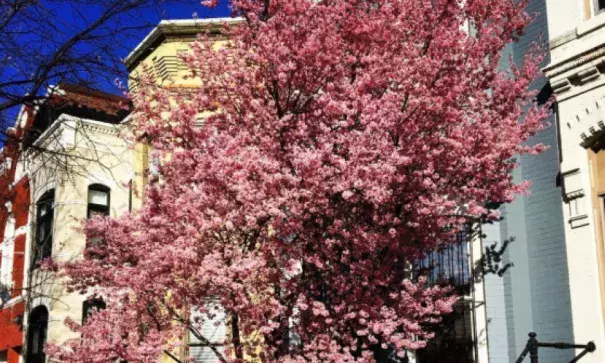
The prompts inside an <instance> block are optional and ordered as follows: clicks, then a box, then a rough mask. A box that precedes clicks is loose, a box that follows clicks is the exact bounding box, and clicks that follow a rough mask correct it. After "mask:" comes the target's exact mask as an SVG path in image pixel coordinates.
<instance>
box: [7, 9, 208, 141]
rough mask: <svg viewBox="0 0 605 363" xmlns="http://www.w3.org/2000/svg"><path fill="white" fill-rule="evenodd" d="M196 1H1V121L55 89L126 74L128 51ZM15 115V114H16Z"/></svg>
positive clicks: (95, 84)
mask: <svg viewBox="0 0 605 363" xmlns="http://www.w3.org/2000/svg"><path fill="white" fill-rule="evenodd" d="M177 3H190V4H191V6H192V9H193V8H194V7H195V5H196V4H197V5H199V2H197V1H193V0H0V114H1V115H2V116H3V117H2V120H0V122H1V123H0V126H2V129H4V128H6V127H7V126H11V125H12V122H13V121H14V120H13V119H14V116H15V114H16V112H15V110H16V109H18V108H19V106H21V105H24V104H33V103H34V102H35V101H36V100H40V99H42V98H43V97H44V96H45V93H46V92H47V90H48V89H49V86H50V85H56V84H59V83H70V84H76V85H82V86H87V87H90V88H98V87H99V85H101V84H107V83H108V82H112V81H113V80H114V79H116V78H117V77H123V76H124V75H125V72H126V70H125V68H124V66H123V64H122V61H121V60H120V59H119V56H118V55H122V56H123V55H125V54H127V53H128V51H129V50H131V49H130V48H131V47H132V45H133V44H136V43H137V42H138V41H140V40H141V35H142V34H145V33H146V31H147V30H149V29H150V28H151V27H153V26H154V25H156V24H157V22H158V20H159V19H161V18H162V16H163V11H164V9H166V8H167V7H169V6H172V5H175V4H177ZM11 111H12V112H11Z"/></svg>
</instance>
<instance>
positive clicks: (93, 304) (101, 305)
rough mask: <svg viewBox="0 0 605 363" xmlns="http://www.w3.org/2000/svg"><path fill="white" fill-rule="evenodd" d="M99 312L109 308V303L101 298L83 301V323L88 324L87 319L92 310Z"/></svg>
mask: <svg viewBox="0 0 605 363" xmlns="http://www.w3.org/2000/svg"><path fill="white" fill-rule="evenodd" d="M93 309H95V310H96V311H97V312H99V311H102V310H105V309H107V303H106V302H105V300H103V299H101V298H94V299H86V300H84V302H83V303H82V325H84V324H86V320H88V317H89V316H90V313H91V312H92V310H93Z"/></svg>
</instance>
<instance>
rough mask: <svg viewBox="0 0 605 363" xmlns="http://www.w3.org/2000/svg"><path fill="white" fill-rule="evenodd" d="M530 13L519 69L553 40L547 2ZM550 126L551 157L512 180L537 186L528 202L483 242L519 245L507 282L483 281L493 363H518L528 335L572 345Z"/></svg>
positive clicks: (555, 354)
mask: <svg viewBox="0 0 605 363" xmlns="http://www.w3.org/2000/svg"><path fill="white" fill-rule="evenodd" d="M528 12H529V13H539V15H538V17H537V19H536V21H534V23H532V24H531V25H530V26H529V27H528V29H527V31H526V34H525V36H524V37H522V39H520V41H519V42H517V43H515V44H514V45H512V46H510V47H508V49H507V50H506V52H508V53H510V54H512V56H513V61H514V62H515V63H516V64H521V63H522V61H523V57H524V55H525V54H526V53H527V50H528V47H529V45H530V43H532V42H538V41H539V40H540V37H541V39H548V30H547V23H546V4H545V1H544V0H531V1H530V3H529V5H528ZM506 58H507V57H503V62H502V67H507V66H508V64H507V63H508V60H507V59H506ZM547 61H548V59H546V60H545V63H546V62H547ZM545 85H546V80H545V79H540V80H538V81H536V82H535V84H534V87H535V88H536V89H538V90H540V89H542V88H543V87H544V86H545ZM550 123H551V124H552V126H551V127H549V128H548V129H546V130H544V131H542V132H540V134H538V135H537V136H536V137H535V138H534V139H533V140H531V143H535V142H541V143H544V144H546V145H549V146H550V149H549V150H548V151H546V152H544V153H543V154H541V155H538V156H523V157H521V158H520V166H519V168H517V170H515V173H514V178H515V180H517V181H521V180H530V181H531V182H532V188H531V194H530V195H528V196H524V197H518V198H517V200H515V202H513V203H511V204H509V205H506V206H504V207H503V208H502V212H503V213H502V216H503V220H502V221H501V222H500V223H499V226H497V227H498V228H497V229H499V230H498V231H496V230H495V229H496V228H491V230H490V233H488V236H487V238H486V240H485V242H486V244H487V243H490V242H492V241H495V240H499V241H503V240H506V239H511V238H512V239H514V242H513V243H512V244H511V245H509V248H508V250H507V252H506V256H505V259H506V260H507V261H510V262H512V263H513V264H514V267H512V268H511V269H509V270H508V271H507V272H506V273H505V275H504V277H503V278H498V277H497V276H491V277H488V278H487V279H486V281H485V289H486V300H487V301H486V307H487V311H488V339H489V352H490V363H505V362H506V363H509V362H514V360H515V359H516V358H517V357H518V356H519V354H521V351H522V350H523V348H524V347H525V343H526V341H527V333H529V332H530V331H535V332H536V333H537V334H538V338H539V339H540V340H542V341H552V342H554V341H565V342H573V331H572V329H571V326H572V320H571V309H570V307H571V306H570V297H569V281H568V271H567V256H566V249H565V236H564V224H563V223H564V220H563V211H562V204H561V190H560V187H559V186H558V185H557V175H558V172H559V156H558V138H557V127H556V119H555V117H554V116H553V117H551V120H550ZM505 352H506V353H505ZM572 354H573V353H572V352H571V351H560V350H552V349H541V350H540V361H544V362H549V363H563V362H569V360H571V359H572V357H573V355H572Z"/></svg>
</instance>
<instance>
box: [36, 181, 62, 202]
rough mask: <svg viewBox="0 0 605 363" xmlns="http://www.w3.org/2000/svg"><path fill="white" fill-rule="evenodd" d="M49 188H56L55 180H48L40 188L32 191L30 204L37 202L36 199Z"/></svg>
mask: <svg viewBox="0 0 605 363" xmlns="http://www.w3.org/2000/svg"><path fill="white" fill-rule="evenodd" d="M51 189H55V190H56V189H57V182H56V181H55V180H50V181H48V182H46V184H44V186H42V187H41V188H37V190H36V191H35V193H34V199H33V203H32V204H34V205H35V204H36V203H38V200H40V198H41V197H42V196H43V195H44V193H46V192H48V191H49V190H51Z"/></svg>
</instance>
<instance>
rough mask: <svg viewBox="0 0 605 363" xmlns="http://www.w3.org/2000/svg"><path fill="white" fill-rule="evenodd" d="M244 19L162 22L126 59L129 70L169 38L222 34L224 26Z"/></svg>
mask: <svg viewBox="0 0 605 363" xmlns="http://www.w3.org/2000/svg"><path fill="white" fill-rule="evenodd" d="M243 21H244V19H243V18H209V19H175V20H162V21H161V22H160V23H159V24H158V25H157V26H156V27H155V28H153V30H152V31H151V32H150V33H149V34H148V35H147V36H146V37H145V38H144V39H143V40H142V41H141V42H140V43H139V45H137V46H136V47H135V48H134V50H133V51H132V52H130V54H128V56H127V57H126V59H124V63H125V64H126V68H128V70H132V69H134V68H135V67H136V66H137V65H138V64H139V63H140V62H141V60H143V59H144V58H145V57H147V56H148V55H149V53H151V52H152V51H153V50H154V49H155V48H156V47H157V46H158V45H159V44H161V43H162V41H164V39H166V38H167V37H168V36H180V35H196V34H199V33H201V32H202V31H204V30H212V31H216V32H217V33H219V34H220V32H221V30H222V26H223V25H224V24H227V25H235V24H238V23H241V22H243Z"/></svg>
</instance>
